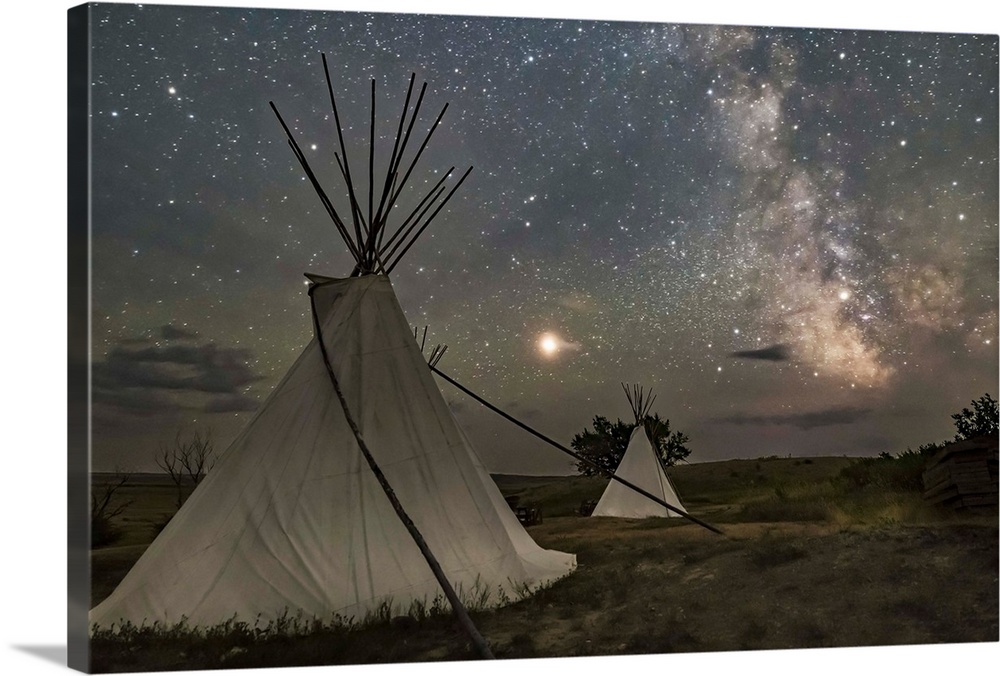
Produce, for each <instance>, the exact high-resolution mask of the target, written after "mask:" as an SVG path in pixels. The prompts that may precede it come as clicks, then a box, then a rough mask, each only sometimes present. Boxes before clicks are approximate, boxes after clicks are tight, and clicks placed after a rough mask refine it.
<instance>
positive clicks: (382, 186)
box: [269, 52, 471, 274]
mask: <svg viewBox="0 0 1000 676" xmlns="http://www.w3.org/2000/svg"><path fill="white" fill-rule="evenodd" d="M320 58H321V60H322V62H323V74H324V76H325V78H326V86H327V90H328V91H329V94H330V106H331V108H332V109H333V118H334V124H335V126H336V131H337V142H338V146H339V148H338V150H339V152H336V151H335V152H334V158H335V160H336V162H337V165H338V168H339V169H340V175H341V177H342V178H343V180H344V183H345V184H346V192H347V197H348V199H349V201H350V205H351V208H350V211H351V221H352V225H353V230H354V233H353V236H351V235H350V234H349V233H348V230H347V226H346V225H345V224H344V223H343V221H342V220H341V219H340V218H339V216H337V217H334V221H335V223H336V224H337V229H338V232H340V233H341V236H342V237H343V236H345V235H347V237H346V241H347V244H348V248H350V249H351V254H352V255H353V256H354V257H355V259H356V261H357V264H356V266H355V273H356V274H389V273H391V272H392V270H393V268H394V267H395V266H396V264H398V263H399V261H400V259H401V258H402V257H403V255H404V254H405V253H406V252H407V251H408V250H409V248H410V246H412V244H413V243H414V241H416V239H417V238H418V237H419V236H420V235H421V234H422V233H423V231H424V230H425V229H426V228H427V226H428V225H430V223H431V221H433V220H434V217H435V216H436V215H437V214H438V212H440V211H441V209H442V208H443V207H444V206H445V204H447V202H448V200H449V199H451V196H452V195H453V194H454V192H455V190H457V189H458V187H459V186H460V185H461V184H462V182H463V181H464V180H465V178H466V177H467V176H468V174H469V171H471V167H470V168H469V170H468V171H466V173H465V174H464V175H463V176H462V178H461V179H460V180H459V182H458V184H457V185H456V186H455V187H454V188H452V189H451V192H449V193H447V194H445V190H439V189H438V187H435V188H434V189H432V190H431V191H430V192H429V193H428V195H427V196H425V198H424V199H423V200H421V201H420V204H418V205H417V206H416V208H414V209H413V210H412V211H411V212H410V216H409V218H407V219H406V221H404V223H403V225H401V226H399V227H398V229H396V230H395V234H394V235H393V237H391V238H390V240H389V242H387V243H386V244H384V245H383V237H384V236H385V230H386V227H387V225H388V223H387V222H388V219H389V216H390V214H392V213H394V207H395V206H396V202H397V201H398V200H399V198H400V197H401V196H402V194H403V192H404V191H405V190H406V188H407V186H408V180H409V178H410V175H411V173H412V172H413V170H414V168H415V167H416V166H417V163H418V162H419V160H420V157H421V155H422V154H423V152H424V149H425V148H426V147H427V144H428V143H429V142H430V140H431V137H432V136H433V135H434V131H435V130H436V129H437V127H438V125H439V124H440V123H441V120H442V118H443V117H444V114H445V112H446V111H447V110H448V105H449V104H448V103H445V104H444V106H443V107H442V109H441V112H440V113H438V115H437V117H436V118H435V119H434V122H433V123H432V124H431V125H430V128H429V129H428V130H427V132H426V134H425V136H424V139H423V142H422V143H421V144H420V147H419V148H418V149H417V151H416V153H415V154H414V155H413V156H412V157H411V158H410V159H408V160H407V166H406V169H405V171H402V172H401V171H400V169H401V164H402V162H403V155H404V154H405V153H406V148H407V144H408V142H409V140H410V136H411V132H412V131H413V126H414V124H415V122H416V120H417V116H418V114H419V112H420V106H421V104H422V103H423V99H424V94H425V92H426V91H427V83H426V82H424V83H423V84H422V85H421V87H420V93H419V95H418V96H417V100H416V102H415V103H414V105H413V108H412V110H410V99H411V97H412V94H413V85H414V83H415V81H416V77H417V74H416V72H411V73H410V78H409V82H408V85H407V89H406V99H405V101H404V103H403V109H402V112H401V113H400V115H399V121H398V124H397V126H396V134H395V137H394V139H393V145H392V151H391V153H390V154H389V157H388V160H387V163H386V168H385V175H384V176H382V177H381V178H380V180H376V178H375V164H376V162H375V142H376V133H375V124H376V120H377V115H376V112H377V111H376V79H375V78H372V79H371V97H370V98H371V105H370V111H369V133H368V204H367V209H364V208H363V207H362V206H361V204H362V200H363V199H364V198H360V199H359V197H360V195H359V193H358V191H357V188H358V186H356V185H355V182H354V176H352V173H351V165H350V161H349V160H348V154H347V148H346V144H345V142H344V126H343V123H342V121H341V119H340V110H339V108H338V106H337V99H336V96H335V95H334V91H333V80H332V78H331V77H330V66H329V63H328V62H327V58H326V54H325V53H324V52H320ZM269 103H270V105H271V108H272V109H273V110H274V112H275V114H276V115H277V113H278V111H277V108H276V107H275V105H274V103H273V102H269ZM278 119H279V121H280V122H281V125H282V128H284V130H285V133H286V134H287V135H288V137H289V139H290V140H292V137H291V132H290V130H289V129H288V127H287V126H286V125H285V123H284V121H283V120H281V116H280V115H278ZM404 127H405V128H406V130H405V132H404V131H403V128H404ZM292 143H293V145H294V141H293V140H292ZM293 152H294V153H295V155H296V157H297V158H298V159H299V161H300V162H301V163H302V164H303V166H304V167H305V166H307V163H306V162H305V158H304V155H303V154H302V153H301V152H300V151H298V149H297V147H293ZM341 158H343V161H341ZM453 170H454V168H452V171H453ZM306 172H307V174H309V175H310V176H309V177H310V181H311V182H312V183H313V185H314V187H315V188H316V190H317V192H321V190H322V188H321V187H319V184H318V182H317V181H315V177H314V175H312V172H311V170H309V169H308V168H307V169H306ZM450 174H451V171H449V172H448V175H450ZM376 183H378V184H379V194H378V196H377V197H376V194H375V193H376V190H375V185H376ZM439 185H440V183H439ZM442 195H444V197H443V199H442ZM321 200H323V203H324V207H326V208H327V211H331V209H332V203H330V202H329V200H328V199H327V198H326V196H325V194H321ZM439 200H440V202H439ZM432 209H433V211H432V213H431V215H430V216H429V217H428V218H426V220H424V221H423V223H422V224H421V223H420V221H421V220H422V219H423V218H424V214H426V213H427V212H428V211H431V210H432ZM418 214H419V215H418ZM331 217H333V214H331ZM414 217H415V220H413V219H414ZM411 220H413V223H412V225H410V226H409V227H407V225H408V224H409V223H410V221H411ZM418 226H419V227H418ZM394 227H395V226H394ZM414 230H415V232H414ZM400 233H404V234H403V235H402V237H401V238H399V241H398V242H397V243H396V245H395V246H394V247H393V248H392V250H390V251H389V254H388V255H386V250H387V249H388V247H389V245H390V244H391V243H392V242H393V240H395V239H397V238H398V236H399V235H400ZM411 234H412V237H411ZM400 248H401V249H402V252H401V253H399V254H398V255H394V253H395V251H396V250H397V249H400Z"/></svg>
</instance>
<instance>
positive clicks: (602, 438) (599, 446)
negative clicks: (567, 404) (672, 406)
mask: <svg viewBox="0 0 1000 676" xmlns="http://www.w3.org/2000/svg"><path fill="white" fill-rule="evenodd" d="M643 426H644V427H645V429H646V434H647V435H648V436H649V439H650V441H651V442H652V445H653V450H654V451H655V452H656V455H657V457H658V458H659V460H660V462H661V463H662V464H663V465H664V467H670V466H672V465H674V464H676V463H677V462H679V461H681V460H684V459H686V458H687V457H688V456H689V455H691V450H690V449H688V448H687V447H686V446H685V444H686V443H687V442H688V441H690V439H689V438H688V436H687V435H686V434H684V433H683V432H680V431H671V429H670V421H669V420H667V419H665V418H661V417H660V415H659V414H654V415H647V416H646V417H645V418H644V419H643ZM633 429H635V425H630V424H628V423H625V422H622V420H620V419H619V420H618V421H617V422H614V423H612V422H611V421H610V420H608V419H607V418H605V417H604V416H600V415H599V416H595V417H594V430H593V431H591V430H589V429H587V428H584V430H583V432H581V433H580V434H577V435H575V436H574V437H573V440H572V442H570V445H571V446H572V447H573V450H575V451H576V452H577V453H579V454H580V455H582V456H583V457H585V458H587V459H588V460H590V461H591V462H593V463H595V464H596V465H597V466H598V467H594V466H592V465H590V464H589V463H586V462H582V461H577V463H576V469H577V471H578V472H580V474H582V475H583V476H595V475H599V474H603V473H605V472H607V473H613V472H614V471H615V470H616V469H618V465H619V464H620V463H621V461H622V458H623V457H624V456H625V451H627V450H628V442H629V439H630V438H631V436H632V430H633ZM598 468H600V469H598ZM602 470H603V471H602Z"/></svg>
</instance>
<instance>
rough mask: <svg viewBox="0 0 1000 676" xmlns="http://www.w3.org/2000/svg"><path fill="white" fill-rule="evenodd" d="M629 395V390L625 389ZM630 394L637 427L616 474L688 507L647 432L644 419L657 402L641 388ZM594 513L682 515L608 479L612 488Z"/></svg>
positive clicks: (650, 491) (597, 514)
mask: <svg viewBox="0 0 1000 676" xmlns="http://www.w3.org/2000/svg"><path fill="white" fill-rule="evenodd" d="M625 392H626V394H628V390H627V389H626V390H625ZM634 395H638V396H630V397H629V401H630V403H632V405H633V409H632V410H633V413H635V418H636V426H635V429H634V430H632V436H631V437H630V438H629V443H628V448H627V449H626V451H625V455H624V456H622V459H621V462H620V463H619V464H618V468H617V469H616V470H615V476H616V477H618V478H620V479H624V480H625V481H628V482H631V483H633V484H635V485H636V486H638V487H639V488H641V489H643V490H645V491H647V492H649V493H651V494H653V495H655V496H656V497H658V498H661V499H662V500H663V501H664V502H666V503H667V504H668V505H672V506H673V507H676V508H677V509H680V510H682V511H686V510H684V505H682V504H681V501H680V498H678V497H677V491H676V490H674V487H673V484H671V483H670V479H669V478H668V477H667V474H666V472H664V471H663V465H662V464H661V463H660V460H659V458H657V457H656V453H655V451H654V450H653V445H652V444H651V443H650V441H649V437H648V436H647V435H646V428H645V425H643V423H642V420H643V419H644V418H645V417H646V413H648V410H649V407H650V406H651V405H652V403H653V399H655V397H652V398H650V399H648V400H644V399H643V396H642V394H641V390H637V391H636V392H635V393H634ZM592 516H618V517H627V518H632V519H641V518H645V517H649V516H667V517H680V516H682V515H681V514H678V513H676V512H673V511H671V510H669V509H667V508H666V507H664V506H663V505H660V504H657V503H655V502H653V501H652V500H650V499H649V498H647V497H646V496H644V495H642V494H641V493H637V492H636V491H634V490H632V489H631V488H629V487H628V486H625V485H624V484H620V483H618V482H617V481H610V482H608V487H607V488H606V489H604V494H603V495H601V499H600V500H599V501H598V502H597V506H596V507H594V511H593V513H592Z"/></svg>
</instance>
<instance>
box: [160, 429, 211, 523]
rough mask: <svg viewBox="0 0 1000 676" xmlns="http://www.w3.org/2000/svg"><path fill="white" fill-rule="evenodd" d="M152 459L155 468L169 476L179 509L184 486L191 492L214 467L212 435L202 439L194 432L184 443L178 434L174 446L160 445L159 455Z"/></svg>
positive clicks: (182, 499)
mask: <svg viewBox="0 0 1000 676" xmlns="http://www.w3.org/2000/svg"><path fill="white" fill-rule="evenodd" d="M154 459H155V461H156V464H157V466H158V467H159V468H160V469H162V470H163V471H164V472H166V473H167V474H169V475H170V480H171V481H172V482H173V484H174V486H175V487H176V488H177V509H180V508H181V505H183V504H184V499H185V498H184V486H185V484H187V485H189V486H190V487H191V490H192V491H193V490H194V489H195V488H196V487H197V486H198V484H199V483H201V480H202V479H204V478H205V475H206V474H208V472H209V471H210V470H211V469H212V467H214V466H215V445H214V443H213V442H212V433H211V432H206V433H205V436H204V437H202V435H201V433H200V432H195V433H194V435H193V436H192V437H191V439H189V440H187V441H185V440H183V439H182V438H181V434H180V432H178V433H177V437H176V438H175V439H174V445H173V446H165V445H161V446H160V452H159V455H157V456H156V458H154Z"/></svg>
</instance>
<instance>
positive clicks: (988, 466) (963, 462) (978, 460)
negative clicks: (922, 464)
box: [923, 436, 997, 510]
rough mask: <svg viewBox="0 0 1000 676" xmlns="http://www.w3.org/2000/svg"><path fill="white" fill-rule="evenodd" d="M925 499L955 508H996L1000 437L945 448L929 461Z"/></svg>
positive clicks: (975, 439) (925, 483) (984, 438)
mask: <svg viewBox="0 0 1000 676" xmlns="http://www.w3.org/2000/svg"><path fill="white" fill-rule="evenodd" d="M923 478H924V500H926V501H927V502H929V503H930V504H940V505H944V506H946V507H951V508H953V509H973V510H981V509H990V508H994V509H995V508H996V506H997V437H996V436H982V437H975V438H973V439H966V440H964V441H956V442H954V443H951V444H947V445H945V447H944V448H943V449H941V450H940V451H938V452H937V453H935V454H934V455H933V456H932V457H931V459H930V460H928V461H927V467H926V468H925V469H924V475H923Z"/></svg>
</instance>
